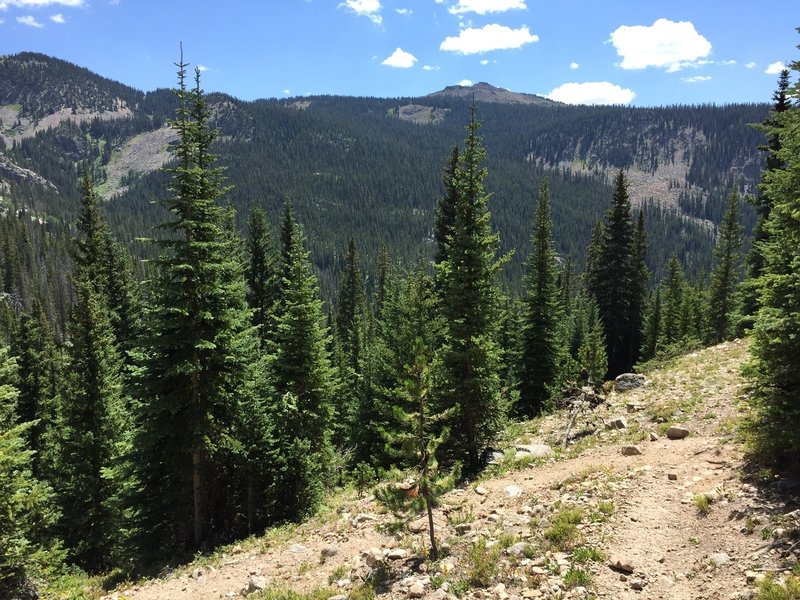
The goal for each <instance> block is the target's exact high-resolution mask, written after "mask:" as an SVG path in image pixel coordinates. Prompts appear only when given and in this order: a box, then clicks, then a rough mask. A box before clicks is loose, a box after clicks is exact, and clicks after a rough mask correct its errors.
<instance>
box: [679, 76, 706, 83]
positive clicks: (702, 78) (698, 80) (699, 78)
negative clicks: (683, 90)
mask: <svg viewBox="0 0 800 600" xmlns="http://www.w3.org/2000/svg"><path fill="white" fill-rule="evenodd" d="M683 81H684V82H686V83H702V82H704V81H711V76H710V75H695V76H694V77H684V78H683Z"/></svg>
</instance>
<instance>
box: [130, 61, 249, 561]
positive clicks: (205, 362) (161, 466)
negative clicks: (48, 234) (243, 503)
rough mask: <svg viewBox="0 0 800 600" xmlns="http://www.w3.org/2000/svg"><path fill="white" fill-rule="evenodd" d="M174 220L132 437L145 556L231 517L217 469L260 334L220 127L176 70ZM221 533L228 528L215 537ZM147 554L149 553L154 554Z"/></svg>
mask: <svg viewBox="0 0 800 600" xmlns="http://www.w3.org/2000/svg"><path fill="white" fill-rule="evenodd" d="M177 66H178V89H177V91H176V96H177V99H178V108H177V111H176V118H175V119H174V120H173V121H172V126H173V127H174V128H175V129H176V131H177V132H178V136H179V141H178V143H177V145H176V146H175V148H174V155H175V161H174V163H173V165H172V166H171V167H170V168H169V172H170V173H171V174H172V184H171V186H170V191H171V196H170V197H169V199H168V200H167V201H166V208H167V209H168V210H169V212H170V213H171V216H172V220H171V221H169V222H167V223H166V224H165V225H163V226H162V227H163V228H164V229H165V230H166V231H167V232H168V234H169V235H168V236H166V239H163V240H162V241H160V242H159V244H160V246H161V248H162V255H161V256H160V257H159V259H158V261H157V270H158V272H157V275H156V279H155V282H154V286H155V306H154V307H153V308H152V310H151V313H150V315H149V319H148V322H149V325H150V329H149V331H148V335H147V339H146V347H145V349H144V350H145V352H146V355H147V360H146V364H145V370H144V372H143V377H144V379H145V382H146V386H145V388H144V390H143V391H142V402H141V407H140V410H139V413H138V430H137V435H136V439H135V444H134V446H135V451H136V456H135V460H136V471H137V478H138V482H137V486H136V489H137V494H136V496H135V498H134V502H135V507H136V509H137V511H136V522H135V528H136V534H137V540H138V543H139V545H140V548H141V550H142V551H143V552H144V553H145V554H146V555H150V557H151V558H152V554H157V553H174V552H175V551H180V550H181V549H185V548H188V547H198V546H199V545H200V544H202V543H203V542H205V541H206V540H207V538H208V537H209V535H210V533H211V531H210V527H211V525H212V523H225V522H228V521H229V520H230V517H231V515H230V513H231V511H234V510H235V507H231V506H229V505H228V504H226V500H227V498H226V497H225V496H224V494H223V492H224V490H225V489H226V483H227V482H226V481H225V477H224V476H225V473H226V469H229V468H230V462H231V461H233V462H235V460H236V459H235V458H232V457H231V452H232V451H233V449H235V448H236V444H235V443H234V439H232V438H233V436H232V430H233V427H234V424H235V422H236V417H237V414H238V411H239V410H240V405H241V403H242V402H243V401H244V400H243V397H244V396H246V394H248V393H249V391H248V389H249V386H248V385H247V378H248V375H249V371H248V365H249V364H251V363H252V362H253V361H254V356H253V352H254V347H255V342H256V338H255V337H254V336H255V332H254V329H253V328H252V325H251V313H250V310H249V309H248V308H247V305H246V299H245V284H244V276H243V273H242V268H241V267H242V265H241V260H240V255H239V244H238V241H237V240H235V239H233V238H232V236H231V233H230V230H229V228H228V223H229V222H230V220H231V219H230V214H229V211H226V210H224V209H223V208H222V207H221V206H220V205H219V201H220V199H221V197H222V196H223V195H224V194H225V192H226V191H227V190H226V188H225V187H224V185H223V179H222V177H223V175H222V169H221V168H220V167H217V166H215V158H216V157H215V156H214V155H213V154H212V153H211V144H212V143H213V141H214V139H215V137H216V135H217V134H216V131H215V130H212V129H211V128H210V125H209V119H210V114H209V109H208V106H207V104H206V100H205V96H204V94H203V92H202V90H201V88H200V72H199V70H196V75H195V85H194V87H193V88H192V89H189V88H187V85H186V64H185V63H183V62H182V61H181V62H180V63H178V65H177ZM216 533H217V534H218V535H223V534H224V532H216ZM150 553H152V554H150Z"/></svg>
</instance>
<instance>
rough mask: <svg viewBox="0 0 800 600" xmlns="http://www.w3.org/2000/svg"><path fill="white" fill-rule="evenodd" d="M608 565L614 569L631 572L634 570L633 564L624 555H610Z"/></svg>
mask: <svg viewBox="0 0 800 600" xmlns="http://www.w3.org/2000/svg"><path fill="white" fill-rule="evenodd" d="M609 566H610V567H611V568H612V569H614V570H615V571H620V572H622V573H627V574H631V573H633V572H634V571H635V569H634V567H633V564H632V563H631V561H630V560H628V559H627V558H626V557H624V556H619V555H618V556H612V557H611V560H610V561H609Z"/></svg>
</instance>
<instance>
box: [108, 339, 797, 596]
mask: <svg viewBox="0 0 800 600" xmlns="http://www.w3.org/2000/svg"><path fill="white" fill-rule="evenodd" d="M745 357H746V347H745V344H744V343H742V342H739V341H735V342H731V343H727V344H722V345H720V346H716V347H714V348H710V349H707V350H704V351H701V352H697V353H694V354H691V355H688V356H686V357H683V358H681V359H678V360H677V361H675V362H673V363H672V364H670V365H669V367H668V368H664V369H660V370H655V371H653V372H651V373H648V374H647V376H646V379H645V380H644V385H643V386H642V387H638V388H635V389H631V390H628V391H624V392H617V391H612V392H610V393H609V395H608V396H607V397H605V398H603V399H602V402H601V403H600V404H599V405H597V406H594V407H593V408H592V407H591V406H590V403H587V404H586V405H585V410H583V411H581V412H580V413H579V414H578V413H576V414H577V418H576V419H575V422H574V424H573V425H572V427H570V428H569V429H570V434H569V436H568V438H569V439H568V443H567V444H566V446H565V447H564V448H562V442H563V440H564V437H565V433H566V431H567V429H568V424H569V421H570V417H571V414H570V412H569V411H568V410H565V411H562V412H560V413H558V414H556V415H551V416H549V417H547V418H545V419H540V420H536V421H531V422H528V423H523V424H520V425H515V426H513V427H512V428H510V430H509V431H508V433H507V436H506V437H507V439H506V441H505V442H503V443H502V444H501V445H500V446H499V447H498V451H497V452H496V454H495V455H494V461H493V462H495V463H496V464H494V465H493V466H490V467H489V468H488V469H487V472H486V474H485V475H484V476H483V478H482V479H481V480H480V481H476V482H472V483H469V484H466V485H464V486H462V487H461V488H459V489H456V490H454V491H452V492H450V493H449V494H447V496H446V497H445V498H444V501H443V502H442V505H441V506H440V507H439V508H438V509H437V510H436V511H435V522H436V526H437V538H438V539H439V540H440V542H441V545H442V548H443V554H444V555H445V556H444V558H441V559H440V560H438V561H433V560H431V559H429V558H428V557H427V551H426V547H427V546H426V535H427V531H426V530H425V525H426V522H425V520H424V519H419V520H416V521H412V522H411V523H409V524H408V525H407V526H405V527H403V528H399V529H398V528H396V527H393V523H394V519H393V517H392V516H391V515H390V514H386V513H385V512H383V511H382V509H381V507H380V506H379V505H377V504H376V502H375V500H374V498H372V497H371V496H368V497H365V498H362V499H359V498H357V497H355V494H350V495H345V496H341V497H339V498H337V499H336V501H335V507H333V508H329V509H328V510H327V511H326V512H325V513H324V514H322V515H320V516H319V517H317V518H315V519H314V520H312V521H310V522H308V523H305V524H303V525H301V526H297V527H294V528H284V529H279V530H274V531H271V532H269V533H268V534H267V535H265V536H264V537H261V538H258V539H253V540H248V541H246V542H243V543H241V544H238V545H236V546H232V547H229V548H226V549H225V550H224V551H222V552H219V553H218V554H216V555H214V556H213V557H205V558H202V559H198V560H197V561H196V562H195V563H194V564H192V565H188V566H186V567H184V568H181V569H178V570H176V571H174V572H171V573H167V574H165V576H164V577H163V578H161V579H158V580H153V581H149V582H145V583H139V584H136V585H127V586H123V587H121V588H120V589H118V590H117V591H115V592H114V593H113V594H111V595H109V596H108V597H107V598H109V599H112V598H113V599H116V600H121V599H123V598H124V599H136V600H150V599H157V598H158V599H160V598H187V599H188V598H192V599H207V598H208V599H210V598H229V597H230V598H234V597H242V596H250V597H251V598H276V597H289V596H290V594H289V593H288V592H287V590H291V591H292V592H294V593H296V594H306V595H307V596H308V597H309V598H313V599H314V600H317V599H319V600H323V599H326V598H331V597H336V600H345V598H348V597H349V598H352V599H354V600H363V599H365V598H370V597H371V596H372V594H373V593H376V594H377V595H378V596H381V597H386V598H431V599H437V600H453V599H454V598H456V597H461V598H476V599H478V598H483V599H487V600H488V599H492V600H495V599H496V600H527V599H532V598H562V599H566V598H575V599H583V598H614V599H626V598H654V599H655V598H663V599H671V600H681V599H687V600H688V599H696V598H704V599H715V598H719V599H733V598H751V597H753V595H754V594H755V590H756V587H757V584H758V581H759V580H760V579H762V578H764V577H765V576H767V575H774V576H775V577H777V578H780V577H784V576H786V575H788V570H789V569H791V567H792V566H794V565H796V564H797V562H798V559H799V558H800V543H798V542H796V541H795V540H796V538H797V537H798V535H797V534H798V531H800V511H798V510H796V508H797V507H796V506H794V505H792V504H791V503H790V502H791V498H795V499H797V497H798V496H797V493H796V492H797V489H798V488H797V487H796V486H795V484H794V482H792V481H790V480H786V479H784V478H780V477H777V476H775V475H773V474H771V473H749V472H748V470H747V465H746V464H745V463H744V462H743V450H742V447H741V443H740V441H738V438H737V435H736V426H737V424H738V423H739V422H740V421H741V417H742V416H743V413H744V411H746V403H745V402H743V400H745V394H746V388H745V387H744V382H743V380H742V379H741V376H740V374H739V370H740V366H741V363H742V361H743V360H744V359H745ZM420 516H421V515H420ZM279 590H280V592H279ZM373 590H374V592H373Z"/></svg>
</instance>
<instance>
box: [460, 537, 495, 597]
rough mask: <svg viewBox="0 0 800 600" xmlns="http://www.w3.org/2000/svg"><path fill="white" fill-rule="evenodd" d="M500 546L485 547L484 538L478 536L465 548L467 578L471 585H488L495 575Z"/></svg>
mask: <svg viewBox="0 0 800 600" xmlns="http://www.w3.org/2000/svg"><path fill="white" fill-rule="evenodd" d="M499 557H500V548H498V547H497V546H493V547H491V548H487V547H486V538H484V537H480V538H478V540H477V541H476V542H475V543H474V544H472V545H471V546H470V547H469V550H467V556H466V562H467V579H468V581H469V583H470V584H471V585H474V586H477V587H489V585H490V584H491V583H492V580H493V579H494V577H495V576H496V575H497V570H498V561H497V559H498V558H499Z"/></svg>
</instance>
